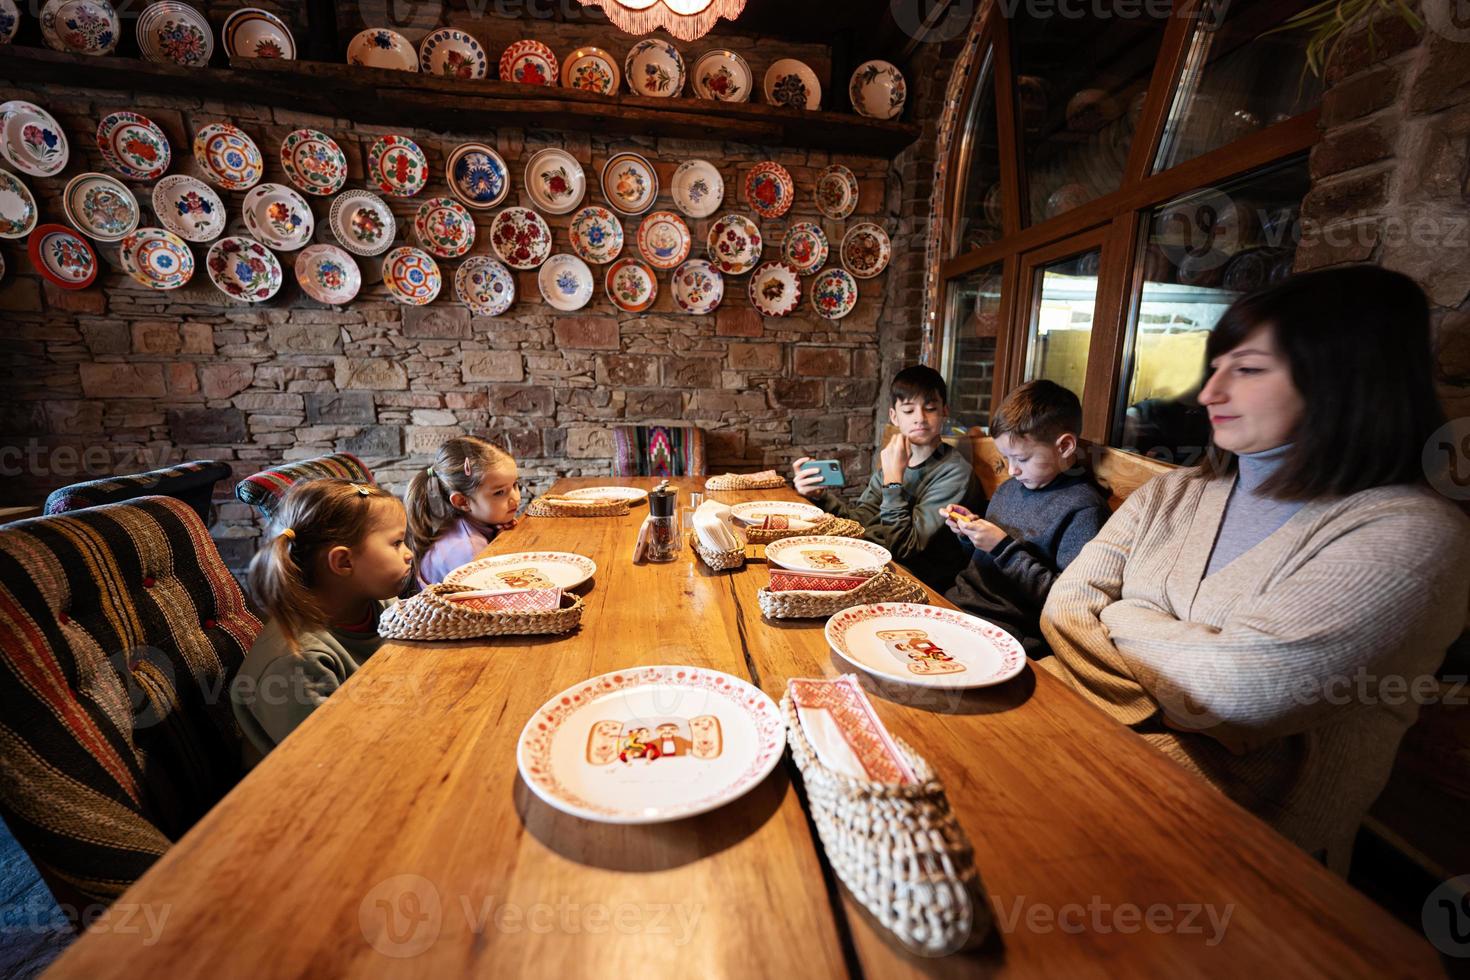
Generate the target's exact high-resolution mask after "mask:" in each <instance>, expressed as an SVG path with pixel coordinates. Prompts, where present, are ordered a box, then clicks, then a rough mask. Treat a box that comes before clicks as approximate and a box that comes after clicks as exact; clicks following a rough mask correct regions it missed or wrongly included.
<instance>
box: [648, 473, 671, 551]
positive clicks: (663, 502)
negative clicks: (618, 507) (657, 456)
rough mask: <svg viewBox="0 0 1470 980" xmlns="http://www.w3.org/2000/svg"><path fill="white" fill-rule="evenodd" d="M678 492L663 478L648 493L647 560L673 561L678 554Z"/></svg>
mask: <svg viewBox="0 0 1470 980" xmlns="http://www.w3.org/2000/svg"><path fill="white" fill-rule="evenodd" d="M678 500H679V494H678V492H677V491H675V490H673V489H671V488H670V487H669V484H668V481H667V480H665V481H664V482H663V483H660V484H659V485H658V486H656V487H654V488H653V490H651V491H649V494H648V553H647V555H646V556H645V558H646V560H648V561H673V560H674V559H675V558H676V557H678V555H679V519H678V517H677V516H676V515H675V513H674V508H675V505H676V504H677V503H678Z"/></svg>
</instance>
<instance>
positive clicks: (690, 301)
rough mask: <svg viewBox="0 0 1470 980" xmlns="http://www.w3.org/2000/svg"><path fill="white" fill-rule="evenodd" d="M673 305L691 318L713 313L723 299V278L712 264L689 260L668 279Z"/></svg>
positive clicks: (700, 260)
mask: <svg viewBox="0 0 1470 980" xmlns="http://www.w3.org/2000/svg"><path fill="white" fill-rule="evenodd" d="M669 285H670V286H671V287H672V289H673V294H674V305H675V306H677V307H679V309H680V310H682V311H684V312H685V313H688V314H690V315H692V316H703V315H704V314H706V313H713V312H714V311H715V309H716V308H717V307H719V305H720V301H721V300H722V299H724V298H725V277H724V276H722V275H721V274H720V270H719V269H717V268H715V266H714V263H712V262H709V261H707V260H705V259H690V260H689V261H688V262H685V263H684V264H683V265H681V266H679V268H677V269H675V270H674V274H673V275H672V276H671V277H669Z"/></svg>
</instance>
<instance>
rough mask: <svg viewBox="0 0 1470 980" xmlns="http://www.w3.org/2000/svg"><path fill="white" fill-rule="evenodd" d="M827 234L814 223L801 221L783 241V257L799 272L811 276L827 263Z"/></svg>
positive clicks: (787, 233)
mask: <svg viewBox="0 0 1470 980" xmlns="http://www.w3.org/2000/svg"><path fill="white" fill-rule="evenodd" d="M827 250H828V244H827V233H826V232H824V231H823V230H822V227H821V226H820V225H818V224H817V223H815V222H812V221H799V222H797V223H796V224H794V225H792V226H791V229H790V230H789V231H787V232H786V237H785V238H784V239H782V241H781V257H782V258H783V259H785V260H786V261H787V263H789V264H790V265H791V267H792V268H794V269H795V270H796V271H797V272H799V273H801V274H802V275H804V276H809V275H811V274H812V273H814V272H816V271H817V270H818V269H820V268H821V267H822V263H823V262H826V261H827Z"/></svg>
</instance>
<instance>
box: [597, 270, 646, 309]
mask: <svg viewBox="0 0 1470 980" xmlns="http://www.w3.org/2000/svg"><path fill="white" fill-rule="evenodd" d="M602 288H603V289H605V290H607V298H608V299H610V300H612V303H613V305H614V306H616V307H617V308H618V309H620V310H622V311H623V312H625V313H642V312H643V311H644V310H646V309H648V308H649V307H650V306H652V305H653V301H654V300H655V299H656V298H657V297H658V279H657V278H655V277H654V274H653V269H652V268H650V267H649V265H648V263H647V262H644V261H642V260H641V259H634V258H626V259H618V260H617V261H616V262H614V263H613V264H612V265H610V266H608V268H607V274H606V275H605V276H603V278H602Z"/></svg>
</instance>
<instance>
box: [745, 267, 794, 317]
mask: <svg viewBox="0 0 1470 980" xmlns="http://www.w3.org/2000/svg"><path fill="white" fill-rule="evenodd" d="M746 292H747V293H748V294H749V296H750V305H751V306H754V307H755V308H756V309H757V310H759V311H760V314H761V316H772V317H775V316H790V315H791V314H792V313H793V312H795V311H796V308H797V307H798V306H800V305H801V275H800V273H798V272H797V271H796V270H795V269H793V268H792V267H791V266H789V265H787V264H786V263H785V262H781V261H779V260H778V261H775V262H762V263H761V264H760V266H759V267H757V268H756V270H755V271H754V272H752V273H751V274H750V282H749V283H747V285H746Z"/></svg>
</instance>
